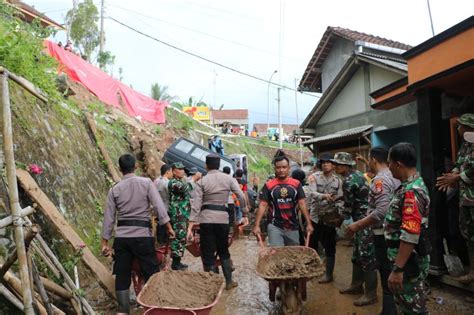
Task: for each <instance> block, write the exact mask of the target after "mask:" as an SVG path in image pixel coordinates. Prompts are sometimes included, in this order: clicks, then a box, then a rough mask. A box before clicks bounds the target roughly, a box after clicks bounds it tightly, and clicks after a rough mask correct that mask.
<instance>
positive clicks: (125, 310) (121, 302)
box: [115, 290, 130, 315]
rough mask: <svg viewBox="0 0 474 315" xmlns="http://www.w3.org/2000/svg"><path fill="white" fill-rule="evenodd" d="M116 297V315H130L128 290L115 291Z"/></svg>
mask: <svg viewBox="0 0 474 315" xmlns="http://www.w3.org/2000/svg"><path fill="white" fill-rule="evenodd" d="M115 294H116V295H117V315H125V314H129V313H130V292H129V290H122V291H115Z"/></svg>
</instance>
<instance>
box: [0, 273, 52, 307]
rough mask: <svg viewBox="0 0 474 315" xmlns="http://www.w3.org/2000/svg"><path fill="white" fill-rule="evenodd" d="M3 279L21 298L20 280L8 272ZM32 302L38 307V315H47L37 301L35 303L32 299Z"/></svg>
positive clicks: (21, 287)
mask: <svg viewBox="0 0 474 315" xmlns="http://www.w3.org/2000/svg"><path fill="white" fill-rule="evenodd" d="M3 279H5V281H6V282H7V283H8V284H9V285H10V286H11V287H12V288H13V289H14V290H15V291H16V292H17V293H19V294H20V296H21V292H22V291H23V284H22V283H21V281H20V279H18V278H17V277H15V275H14V274H13V273H11V272H10V271H8V272H7V273H6V274H5V275H4V276H3ZM32 301H34V303H35V305H36V306H37V307H38V312H39V313H40V315H48V313H47V312H46V309H45V308H44V306H43V305H42V304H41V303H40V302H39V301H37V300H36V299H32ZM32 305H33V302H32ZM33 314H34V313H33Z"/></svg>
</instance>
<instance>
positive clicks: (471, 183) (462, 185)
mask: <svg viewBox="0 0 474 315" xmlns="http://www.w3.org/2000/svg"><path fill="white" fill-rule="evenodd" d="M472 131H474V114H464V115H462V116H461V117H460V118H459V119H458V132H459V135H460V136H461V138H463V140H464V141H463V143H462V145H461V147H460V148H459V152H458V156H457V161H456V167H455V168H454V169H453V171H452V172H451V173H448V174H444V175H443V176H441V177H439V178H438V179H437V184H436V186H438V188H439V189H441V190H444V191H445V190H447V189H448V188H449V187H452V186H455V185H458V184H459V228H460V230H461V234H462V236H463V237H464V238H465V239H466V240H467V241H468V242H469V243H470V245H471V247H472V246H473V245H474V244H473V243H474V144H473V143H472V141H471V142H470V141H468V140H469V138H468V136H469V133H470V132H472ZM466 136H467V137H466ZM464 138H468V139H464ZM471 252H472V249H471ZM473 267H474V261H473V259H471V271H470V273H469V274H467V275H465V276H462V277H460V278H459V279H458V280H459V281H460V282H462V283H464V284H469V283H471V282H473V281H474V270H473Z"/></svg>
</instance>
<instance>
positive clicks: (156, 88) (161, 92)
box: [151, 83, 175, 102]
mask: <svg viewBox="0 0 474 315" xmlns="http://www.w3.org/2000/svg"><path fill="white" fill-rule="evenodd" d="M151 98H152V99H155V100H157V101H168V102H171V101H172V100H173V99H175V97H174V96H171V95H169V94H168V87H167V86H166V85H159V84H158V83H153V84H152V85H151Z"/></svg>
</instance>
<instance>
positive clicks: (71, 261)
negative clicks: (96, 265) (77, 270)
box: [63, 247, 84, 274]
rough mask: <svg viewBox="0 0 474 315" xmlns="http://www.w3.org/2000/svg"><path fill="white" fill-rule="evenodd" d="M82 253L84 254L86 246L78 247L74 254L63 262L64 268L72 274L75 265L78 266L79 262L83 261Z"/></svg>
mask: <svg viewBox="0 0 474 315" xmlns="http://www.w3.org/2000/svg"><path fill="white" fill-rule="evenodd" d="M82 255H84V248H83V247H77V248H76V251H75V252H74V254H72V255H71V256H69V258H68V260H66V261H65V262H64V263H63V266H64V269H66V271H67V272H68V273H69V274H71V272H73V270H74V267H75V266H77V264H78V263H79V262H80V261H81V259H82Z"/></svg>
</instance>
